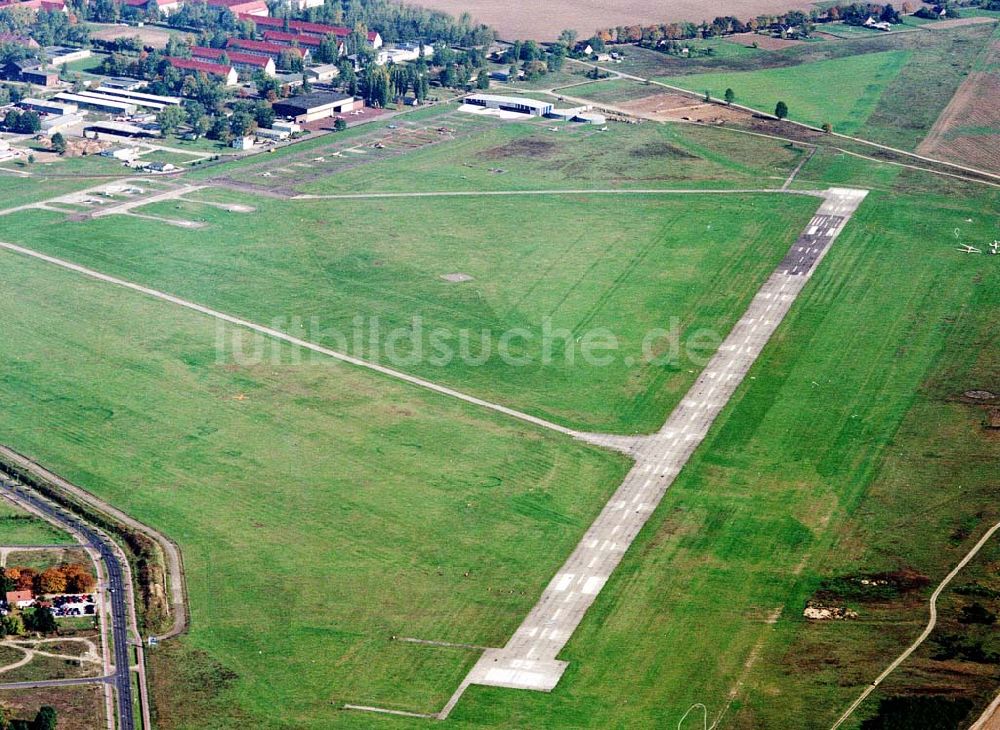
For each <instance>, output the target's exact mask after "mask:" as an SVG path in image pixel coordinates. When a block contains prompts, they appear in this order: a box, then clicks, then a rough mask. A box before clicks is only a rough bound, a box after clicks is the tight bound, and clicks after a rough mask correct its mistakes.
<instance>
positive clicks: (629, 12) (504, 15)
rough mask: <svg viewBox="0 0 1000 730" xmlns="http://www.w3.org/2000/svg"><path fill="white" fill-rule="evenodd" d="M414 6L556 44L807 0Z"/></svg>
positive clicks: (484, 1)
mask: <svg viewBox="0 0 1000 730" xmlns="http://www.w3.org/2000/svg"><path fill="white" fill-rule="evenodd" d="M416 4H418V5H423V6H424V7H426V8H431V9H433V10H443V11H445V12H446V13H451V14H452V15H456V16H457V15H461V14H462V13H466V12H467V13H469V14H470V15H471V16H472V17H473V18H474V19H475V20H477V21H479V22H481V23H486V24H487V25H489V26H492V27H493V28H496V29H497V30H498V31H499V32H500V37H501V38H503V39H505V40H514V39H516V38H524V39H527V38H534V39H536V40H543V41H544V40H554V39H555V38H556V37H557V36H558V35H559V32H560V31H562V30H563V29H565V28H572V29H573V30H576V31H577V32H579V33H580V34H581V35H583V36H589V35H590V34H592V33H593V32H594V31H595V30H597V29H599V28H609V27H614V26H617V25H641V24H646V25H648V24H650V23H667V22H674V21H682V20H690V21H692V22H695V23H698V22H700V21H702V20H711V19H712V18H714V17H716V16H718V15H735V16H737V17H739V18H743V19H746V18H751V17H755V16H757V15H761V14H763V13H778V12H783V11H786V10H794V9H799V10H808V9H809V8H811V7H812V3H810V2H808V0H672V2H662V0H547V1H546V2H544V3H538V2H536V1H535V0H512V2H505V3H504V2H497V0H465V2H460V1H459V0H419V2H417V3H416Z"/></svg>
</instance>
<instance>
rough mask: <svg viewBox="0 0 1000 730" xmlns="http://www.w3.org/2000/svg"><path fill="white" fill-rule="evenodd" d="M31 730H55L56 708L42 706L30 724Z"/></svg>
mask: <svg viewBox="0 0 1000 730" xmlns="http://www.w3.org/2000/svg"><path fill="white" fill-rule="evenodd" d="M31 730H56V708H54V707H52V706H51V705H42V707H41V708H40V709H39V710H38V714H37V715H35V720H34V722H32V723H31Z"/></svg>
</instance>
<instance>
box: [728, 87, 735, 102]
mask: <svg viewBox="0 0 1000 730" xmlns="http://www.w3.org/2000/svg"><path fill="white" fill-rule="evenodd" d="M734 101H736V92H735V91H733V90H732V89H726V103H727V104H732V103H733V102H734Z"/></svg>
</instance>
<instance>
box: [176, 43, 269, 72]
mask: <svg viewBox="0 0 1000 730" xmlns="http://www.w3.org/2000/svg"><path fill="white" fill-rule="evenodd" d="M191 55H192V56H194V57H195V58H210V59H212V60H213V61H218V60H219V59H220V58H222V56H223V55H225V56H226V58H228V59H229V63H231V64H232V65H233V66H234V67H235V68H237V69H238V70H240V71H250V72H251V73H252V72H254V71H263V72H264V74H265V75H267V76H274V73H275V67H274V59H273V58H271V57H270V56H258V55H255V54H253V53H241V52H240V51H235V50H234V51H231V50H227V49H223V48H206V47H204V46H194V47H192V48H191Z"/></svg>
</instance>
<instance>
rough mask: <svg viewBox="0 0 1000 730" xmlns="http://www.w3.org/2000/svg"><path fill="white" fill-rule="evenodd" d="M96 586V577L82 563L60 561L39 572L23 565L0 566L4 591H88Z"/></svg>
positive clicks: (1, 584) (38, 592) (0, 579)
mask: <svg viewBox="0 0 1000 730" xmlns="http://www.w3.org/2000/svg"><path fill="white" fill-rule="evenodd" d="M96 586H97V579H96V578H95V577H94V576H93V574H92V573H91V572H90V570H89V569H88V568H87V566H86V565H84V564H83V563H60V564H59V565H54V566H52V567H51V568H47V569H46V570H43V571H41V572H39V571H38V570H35V569H34V568H31V567H28V566H23V565H15V566H10V567H7V568H0V587H2V588H3V592H4V593H6V592H8V591H32V592H33V593H35V594H43V593H90V592H91V591H93V590H94V588H95V587H96Z"/></svg>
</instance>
